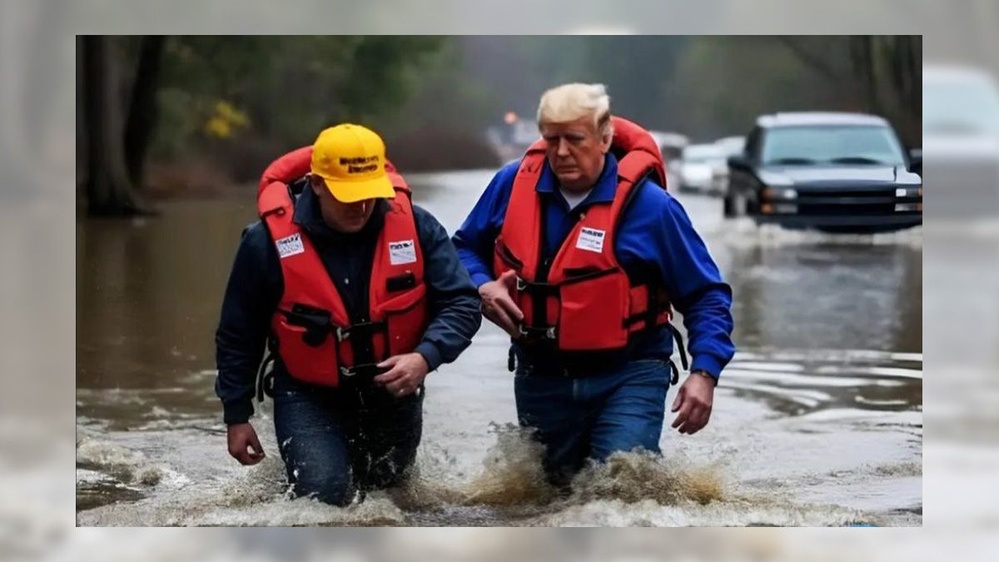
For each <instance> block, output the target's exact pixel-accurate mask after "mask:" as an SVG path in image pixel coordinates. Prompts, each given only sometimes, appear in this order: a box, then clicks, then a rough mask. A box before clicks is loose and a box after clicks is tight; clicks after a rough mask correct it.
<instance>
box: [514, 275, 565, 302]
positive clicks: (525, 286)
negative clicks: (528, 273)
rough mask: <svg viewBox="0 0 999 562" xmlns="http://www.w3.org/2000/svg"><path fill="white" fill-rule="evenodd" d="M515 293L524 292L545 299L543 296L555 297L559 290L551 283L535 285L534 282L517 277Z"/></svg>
mask: <svg viewBox="0 0 999 562" xmlns="http://www.w3.org/2000/svg"><path fill="white" fill-rule="evenodd" d="M517 291H518V292H521V293H522V292H525V291H526V292H528V293H531V294H532V295H537V296H539V297H545V296H553V295H557V294H558V291H559V288H558V285H553V284H551V283H536V282H534V281H528V280H526V279H523V278H522V277H520V276H519V275H518V276H517Z"/></svg>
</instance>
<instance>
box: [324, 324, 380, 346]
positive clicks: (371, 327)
mask: <svg viewBox="0 0 999 562" xmlns="http://www.w3.org/2000/svg"><path fill="white" fill-rule="evenodd" d="M387 330H388V324H386V323H385V322H358V323H356V324H351V325H349V326H337V327H336V328H335V329H334V330H333V333H334V334H335V335H336V340H337V341H338V342H342V341H344V340H347V339H350V338H351V337H352V336H354V335H355V334H356V335H358V336H366V337H369V338H370V337H372V336H374V335H375V334H378V333H384V332H386V331H387Z"/></svg>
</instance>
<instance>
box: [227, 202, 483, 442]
mask: <svg viewBox="0 0 999 562" xmlns="http://www.w3.org/2000/svg"><path fill="white" fill-rule="evenodd" d="M386 209H387V205H386V203H385V202H381V203H380V204H379V207H378V208H377V209H376V210H375V212H374V214H373V215H372V217H371V220H370V221H369V222H368V224H367V225H365V227H364V228H363V229H362V230H361V231H360V232H357V233H353V234H344V233H339V232H336V231H334V230H332V229H330V228H329V227H328V226H326V223H325V222H323V219H322V214H321V213H320V211H319V201H318V199H317V198H316V195H315V194H314V193H313V192H312V190H311V189H309V188H308V187H306V188H305V189H304V190H303V191H302V194H301V195H300V196H299V197H298V200H297V203H296V205H295V214H294V221H295V223H296V224H298V225H300V226H301V227H302V228H303V229H304V231H305V233H306V235H308V236H309V238H310V240H312V242H313V244H314V245H315V247H316V249H317V250H318V251H319V254H320V257H321V259H322V261H323V264H324V265H325V266H326V270H327V272H329V274H330V277H331V279H332V280H333V282H334V284H335V285H336V288H337V291H338V292H339V293H340V295H341V297H342V298H343V300H344V304H345V305H346V307H347V311H348V313H349V314H350V315H351V316H352V317H355V316H358V315H366V314H367V310H368V286H369V280H370V277H371V267H372V263H373V262H374V252H375V242H376V241H377V239H378V233H379V232H380V230H381V227H382V225H383V224H384V222H385V216H384V215H385V211H386ZM413 213H414V216H415V220H416V229H417V234H418V237H419V240H420V247H421V248H422V250H423V257H424V260H425V267H424V276H425V281H426V283H427V289H428V293H427V294H428V298H429V300H430V314H431V321H430V325H429V326H428V327H427V330H426V332H425V333H424V335H423V340H422V341H421V342H420V344H419V345H418V346H417V348H416V351H417V352H418V353H420V354H421V355H422V356H423V357H424V359H426V361H427V364H428V365H429V367H430V370H431V371H433V370H435V369H437V367H439V366H440V365H441V364H443V363H450V362H451V361H454V360H455V359H456V358H457V357H458V355H459V354H460V353H461V352H462V351H464V350H465V348H467V347H468V345H469V344H470V343H471V340H472V336H473V335H475V332H477V331H478V329H479V326H480V324H481V320H482V317H481V313H480V311H479V307H480V301H479V293H478V291H477V290H476V288H475V286H474V285H473V284H472V282H471V280H470V279H469V276H468V272H467V271H466V270H465V268H464V267H463V266H462V265H461V263H460V262H459V261H458V257H457V254H456V253H455V249H454V246H453V245H452V244H451V241H450V240H449V239H448V235H447V232H446V231H445V230H444V227H443V226H441V224H440V223H439V222H438V221H437V219H436V218H434V217H433V215H431V214H430V213H429V212H427V211H426V210H424V209H422V208H420V207H417V206H415V205H414V206H413ZM283 292H284V284H283V280H282V275H281V264H280V262H279V261H278V254H277V249H276V248H275V247H274V242H273V240H272V238H271V235H270V232H269V231H268V230H267V226H266V225H265V224H263V223H262V222H260V221H257V222H255V223H253V224H252V225H250V226H249V227H247V229H246V230H245V231H244V232H243V239H242V241H241V242H240V245H239V249H238V250H237V252H236V260H235V263H234V264H233V267H232V273H231V274H230V276H229V283H228V287H227V288H226V292H225V298H224V299H223V301H222V317H221V320H220V322H219V326H218V330H217V331H216V334H215V343H216V364H217V366H218V377H217V378H216V381H215V393H216V394H217V395H218V396H219V398H220V399H221V400H222V405H223V409H224V419H225V422H226V423H227V424H233V423H242V422H245V421H247V420H248V419H249V418H250V416H251V415H252V414H253V395H254V390H255V382H256V374H257V369H258V367H259V366H260V362H261V360H262V358H263V354H264V350H265V345H266V341H267V338H268V337H269V335H270V323H271V319H272V316H273V315H274V311H275V309H276V308H277V305H278V302H279V300H280V298H281V295H282V293H283ZM282 379H290V377H288V376H287V372H286V371H285V370H284V368H283V366H282V364H281V361H280V360H278V361H277V362H276V363H275V385H278V384H281V382H282Z"/></svg>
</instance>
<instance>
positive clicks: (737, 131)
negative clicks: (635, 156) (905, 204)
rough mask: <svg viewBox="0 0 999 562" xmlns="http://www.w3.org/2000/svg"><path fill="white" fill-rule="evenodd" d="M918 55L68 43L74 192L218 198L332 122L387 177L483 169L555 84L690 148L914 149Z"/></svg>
mask: <svg viewBox="0 0 999 562" xmlns="http://www.w3.org/2000/svg"><path fill="white" fill-rule="evenodd" d="M921 50H922V45H921V38H920V37H919V36H855V37H851V36H817V37H808V36H773V37H690V36H629V35H612V36H541V37H534V36H482V37H477V36H457V37H455V36H418V37H415V36H296V37H272V36H263V37H250V36H235V37H232V36H123V37H104V36H86V37H78V38H77V49H76V56H77V75H76V76H77V88H78V91H80V92H81V93H82V95H80V96H78V97H77V114H76V115H77V117H76V119H77V135H76V151H77V186H78V194H79V195H80V196H81V197H87V198H89V202H90V204H89V207H88V211H89V212H90V214H94V215H130V214H132V213H134V212H136V211H141V210H142V208H143V206H144V204H143V203H142V199H143V198H144V197H172V196H185V195H196V196H200V195H206V194H218V193H220V192H222V191H224V190H226V189H228V188H229V187H230V186H232V185H242V184H246V183H251V182H254V181H256V179H257V178H258V176H259V174H260V172H261V171H262V170H263V169H264V168H265V167H266V166H267V164H268V163H270V162H271V161H272V160H273V159H274V158H276V157H277V156H279V155H280V154H283V153H285V152H287V151H288V150H291V149H294V148H297V147H300V146H303V145H307V144H311V143H312V141H313V140H314V139H315V137H316V135H317V133H318V131H320V130H322V129H323V128H325V127H328V126H332V125H334V124H337V123H340V122H359V123H363V124H366V125H368V126H370V127H373V128H374V129H376V130H377V131H379V132H380V133H381V134H382V135H383V136H384V137H385V138H386V141H387V144H388V154H389V158H390V159H391V160H392V161H393V162H394V163H395V164H396V165H397V166H398V167H399V168H400V169H401V170H402V171H403V172H415V171H440V170H454V169H469V168H479V169H482V168H494V167H497V166H498V165H500V164H501V161H500V158H499V156H498V155H497V153H496V151H495V150H494V148H493V147H491V146H490V145H489V143H488V142H487V140H486V134H485V132H486V130H487V128H489V127H494V126H497V125H500V124H501V123H502V122H503V117H504V116H505V115H506V114H507V113H509V112H513V113H515V114H516V115H517V116H519V117H520V118H521V119H525V120H529V121H533V119H534V116H535V112H536V107H537V100H538V98H539V96H540V94H541V93H542V92H544V91H545V90H546V89H548V88H550V87H552V86H555V85H558V84H560V83H565V82H572V81H582V82H601V83H604V84H606V85H607V87H608V90H609V92H610V95H611V98H612V111H613V112H614V113H615V114H618V115H622V116H625V117H628V118H631V119H633V120H636V121H637V122H639V123H641V124H642V125H644V126H645V127H646V128H648V129H650V130H658V131H671V132H679V133H681V134H683V135H686V136H687V137H688V138H689V139H690V141H691V142H712V141H714V140H716V139H718V138H721V137H724V136H731V135H744V134H746V133H747V132H748V131H749V129H750V128H751V127H752V125H753V123H754V120H755V118H756V117H757V116H759V115H761V114H764V113H769V112H776V111H795V110H843V111H863V112H871V113H877V114H880V115H884V116H886V117H887V118H889V119H890V120H891V121H892V122H893V124H894V125H895V127H896V129H897V130H898V131H899V132H900V135H901V136H902V140H903V142H904V143H905V144H906V145H907V146H909V147H918V146H920V142H921V141H920V127H919V123H920V119H921V98H920V94H921V88H920V87H919V84H920V63H921V61H920V55H921ZM116 132H117V133H116Z"/></svg>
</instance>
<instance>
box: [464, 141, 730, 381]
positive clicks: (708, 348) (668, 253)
mask: <svg viewBox="0 0 999 562" xmlns="http://www.w3.org/2000/svg"><path fill="white" fill-rule="evenodd" d="M519 166H520V161H519V160H518V161H515V162H511V163H509V164H507V165H506V166H504V167H503V168H502V169H501V170H500V171H499V172H497V174H496V175H495V176H494V177H493V179H492V181H491V182H490V183H489V185H488V186H487V187H486V190H485V192H484V193H483V194H482V197H481V198H480V199H479V201H478V203H476V205H475V207H474V208H473V209H472V212H471V213H470V214H469V216H468V218H466V219H465V222H464V223H463V224H462V225H461V228H460V229H458V231H457V232H456V233H455V235H454V238H453V239H454V245H455V246H456V247H457V248H458V256H459V257H460V258H461V261H462V263H463V264H464V265H465V267H466V268H467V269H468V272H469V273H470V274H471V277H472V281H473V282H474V283H475V285H476V286H477V287H478V286H481V285H482V284H483V283H486V282H488V281H492V280H493V272H492V263H493V247H494V242H495V240H496V237H497V236H498V235H499V232H500V228H501V226H502V224H503V220H504V216H505V215H506V209H507V205H508V204H509V201H510V194H511V193H512V191H513V180H514V177H515V176H516V174H517V169H518V168H519ZM537 189H538V192H540V193H542V194H543V198H544V199H545V200H547V201H548V204H546V205H545V208H546V210H545V221H544V222H545V225H546V228H545V240H544V257H545V258H552V257H554V256H555V254H556V253H557V252H558V249H559V248H560V247H561V245H562V242H563V241H564V240H565V238H566V237H567V236H568V235H569V232H570V231H571V230H572V227H573V226H574V225H575V223H576V221H577V220H578V217H579V214H580V212H582V211H584V210H585V209H586V208H587V207H588V206H589V205H591V204H593V203H597V202H610V201H612V200H613V199H614V193H615V191H616V189H617V158H615V157H614V155H613V154H608V155H607V159H606V162H605V164H604V169H603V172H602V174H601V176H600V179H599V180H598V182H597V185H596V186H594V188H593V191H591V192H590V194H589V195H588V196H587V197H586V199H584V200H583V202H582V203H580V204H579V205H578V206H577V207H576V208H575V209H573V210H572V211H570V210H569V206H568V204H567V203H566V201H565V198H564V197H562V194H561V191H559V189H558V179H557V178H556V177H555V174H554V173H553V172H552V171H551V168H550V167H549V166H548V163H547V162H546V163H545V166H544V169H543V171H542V173H541V178H540V179H539V181H538V187H537ZM636 189H638V190H639V191H638V194H637V195H636V196H635V198H634V200H633V201H632V203H631V205H630V206H629V207H628V208H627V209H626V210H625V214H624V217H623V218H622V224H621V228H620V231H619V232H618V234H617V239H616V240H615V246H614V249H615V252H616V255H617V258H618V261H619V262H620V263H621V266H622V267H623V268H624V269H625V271H626V272H628V274H629V275H636V276H637V275H648V272H649V271H651V272H653V274H656V275H658V276H659V277H660V279H661V280H662V282H663V283H664V284H665V288H666V290H667V292H668V294H669V296H670V299H671V300H672V302H673V306H674V308H675V309H676V310H677V311H679V312H680V313H681V314H683V322H684V325H685V327H686V328H687V334H688V337H689V342H688V346H687V348H688V349H689V350H690V353H691V355H692V356H693V357H692V362H691V365H690V369H691V371H695V370H704V371H706V372H708V373H709V374H711V375H712V376H713V377H715V378H716V379H717V377H718V376H719V375H720V374H721V371H722V369H723V368H724V367H725V365H727V364H728V362H729V361H730V360H731V359H732V356H733V355H734V354H735V346H734V345H733V343H732V339H731V334H732V329H733V321H732V313H731V305H732V290H731V288H730V287H729V286H728V285H727V284H726V283H724V282H723V281H722V278H721V273H720V272H719V271H718V267H717V266H716V265H715V262H714V260H712V258H711V255H710V254H709V253H708V249H707V247H706V246H705V245H704V242H703V241H702V240H701V237H700V236H699V235H698V234H697V232H696V231H695V230H694V227H693V225H692V224H691V223H690V219H689V218H688V217H687V213H686V212H685V211H684V209H683V207H682V206H681V205H680V203H679V202H678V201H677V200H676V199H674V198H673V197H672V196H671V195H670V194H668V193H667V192H666V191H665V190H664V189H662V188H661V187H659V186H658V185H656V184H655V182H654V181H653V180H651V179H646V180H644V181H643V182H642V183H641V184H640V185H639V186H637V187H636ZM514 351H515V352H516V353H517V356H518V358H519V359H520V360H521V361H522V362H523V361H527V362H529V363H533V364H534V366H535V367H539V368H541V369H552V368H556V369H557V368H559V363H558V359H557V358H555V357H554V356H551V355H549V356H539V355H538V354H536V353H535V354H533V355H531V354H527V353H526V352H525V350H524V349H521V348H520V347H519V346H517V345H514ZM672 352H673V339H672V334H671V332H670V331H669V328H668V327H666V326H663V327H661V328H659V329H658V330H654V331H652V332H648V333H645V334H644V335H640V336H638V337H637V339H636V340H635V341H634V343H633V345H632V346H631V348H630V350H629V357H628V358H629V359H645V358H661V359H668V358H669V357H670V355H671V354H672Z"/></svg>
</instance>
